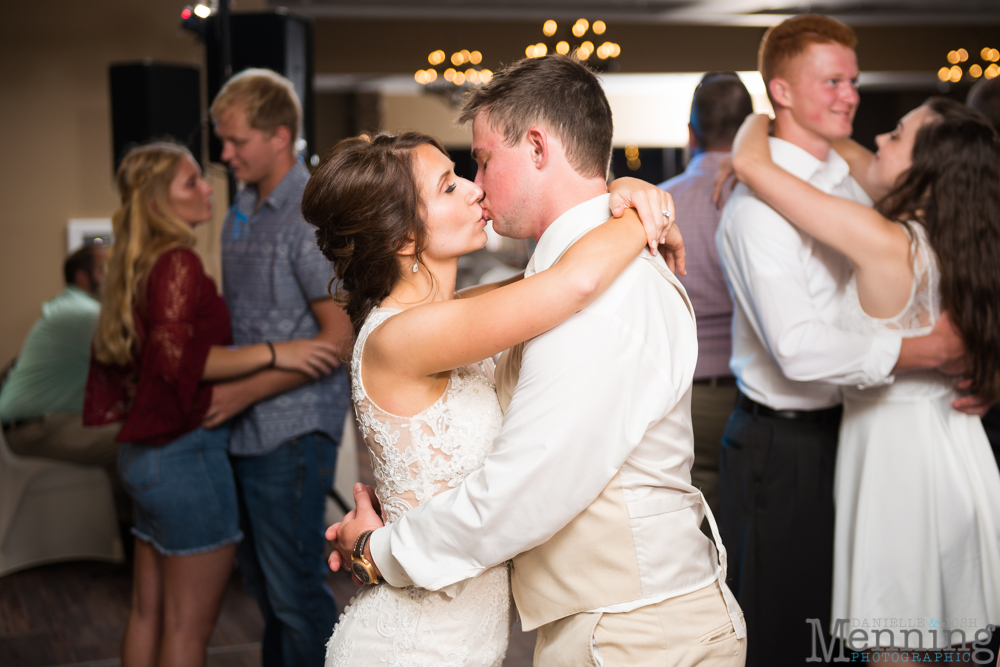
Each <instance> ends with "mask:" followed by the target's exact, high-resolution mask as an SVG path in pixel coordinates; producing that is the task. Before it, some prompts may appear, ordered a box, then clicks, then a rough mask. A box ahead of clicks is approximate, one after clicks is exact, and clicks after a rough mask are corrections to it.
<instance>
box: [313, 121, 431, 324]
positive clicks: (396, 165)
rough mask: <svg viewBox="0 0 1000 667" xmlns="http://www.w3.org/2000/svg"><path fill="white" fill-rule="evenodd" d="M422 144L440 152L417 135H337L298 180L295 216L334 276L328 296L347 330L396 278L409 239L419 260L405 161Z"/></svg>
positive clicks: (422, 237)
mask: <svg viewBox="0 0 1000 667" xmlns="http://www.w3.org/2000/svg"><path fill="white" fill-rule="evenodd" d="M424 144H429V145H431V146H434V147H435V148H437V149H438V150H439V151H441V152H442V153H443V154H444V155H447V154H448V153H447V151H445V149H444V147H443V146H442V145H441V144H440V143H439V142H438V140H437V139H434V138H433V137H429V136H427V135H425V134H419V133H417V132H404V133H403V134H398V135H390V134H377V135H375V136H373V137H368V136H367V135H361V136H360V137H353V138H350V139H344V140H343V141H341V142H340V143H338V144H337V145H336V146H334V147H333V148H331V149H330V150H329V151H328V152H327V154H326V155H325V156H323V161H322V162H320V163H319V166H318V167H316V171H315V172H313V175H312V178H310V179H309V184H308V185H306V190H305V194H304V195H303V197H302V217H303V218H305V220H306V222H308V223H309V224H311V225H313V226H314V227H316V242H317V243H318V244H319V249H320V250H321V251H322V253H323V255H324V256H326V258H327V259H328V260H330V262H331V263H332V264H333V266H334V270H335V271H336V276H337V278H338V279H339V280H340V281H341V282H340V286H339V287H338V288H337V291H336V293H334V294H333V296H334V298H335V299H336V301H337V303H339V304H341V305H342V306H344V307H345V309H346V310H347V314H348V316H349V317H350V318H351V326H352V327H353V329H354V334H355V335H357V334H358V331H359V330H360V329H361V325H362V324H364V321H365V318H366V317H367V316H368V313H369V312H371V310H372V309H373V308H375V307H376V306H378V304H380V303H381V302H382V300H383V299H385V298H386V297H387V296H389V293H390V292H391V291H392V289H393V288H394V287H395V286H396V283H397V281H399V280H400V265H399V260H398V257H397V255H396V253H397V252H398V251H399V250H401V249H402V248H403V247H404V246H405V245H406V244H407V243H408V242H409V241H410V240H411V239H412V240H413V241H414V245H415V247H416V249H417V253H416V261H418V262H419V261H420V253H421V251H422V250H423V249H424V248H425V247H426V234H425V231H424V221H423V218H422V217H421V209H422V208H423V207H422V206H421V201H420V186H419V184H418V182H417V175H416V172H415V170H414V166H413V149H415V148H417V147H418V146H422V145H424ZM333 283H334V281H333V280H331V281H330V286H331V287H332V286H333Z"/></svg>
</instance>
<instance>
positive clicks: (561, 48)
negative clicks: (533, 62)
mask: <svg viewBox="0 0 1000 667" xmlns="http://www.w3.org/2000/svg"><path fill="white" fill-rule="evenodd" d="M607 29H608V24H607V23H605V22H604V21H594V22H593V23H591V22H590V21H588V20H587V19H585V18H580V19H577V20H576V22H575V23H573V25H572V26H571V27H570V29H569V32H570V33H572V35H573V37H574V38H577V39H579V38H582V37H584V36H585V35H586V34H587V32H588V31H590V32H592V33H593V34H594V35H603V34H604V33H605V32H606V31H607ZM557 32H559V24H558V23H556V22H555V21H553V20H552V19H549V20H548V21H545V23H543V24H542V34H543V35H545V36H546V37H553V36H555V35H556V33H557ZM552 51H554V52H555V53H558V54H559V55H562V56H566V55H570V54H572V55H573V57H575V58H576V59H578V60H581V61H586V60H590V59H591V57H592V56H595V55H596V56H597V58H598V60H601V61H606V60H610V59H613V58H617V57H618V56H620V55H621V52H622V47H621V46H620V45H618V44H616V43H614V42H610V41H605V42H602V43H601V45H600V46H594V42H592V41H591V40H589V39H585V40H583V41H582V42H580V43H578V44H577V45H575V46H571V45H570V42H569V41H568V40H566V39H560V40H559V41H558V42H556V43H555V45H553V46H550V45H549V44H546V43H545V42H538V43H537V44H529V45H528V46H527V47H525V49H524V55H525V57H526V58H541V57H543V56H546V55H548V54H549V53H550V52H552ZM591 64H592V65H594V64H595V63H591Z"/></svg>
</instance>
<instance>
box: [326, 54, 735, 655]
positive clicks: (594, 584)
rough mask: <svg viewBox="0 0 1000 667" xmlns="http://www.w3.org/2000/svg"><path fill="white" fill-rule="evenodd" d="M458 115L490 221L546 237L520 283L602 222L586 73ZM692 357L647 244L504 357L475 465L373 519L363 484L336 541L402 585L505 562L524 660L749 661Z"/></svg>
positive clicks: (447, 580)
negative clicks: (527, 655) (704, 491)
mask: <svg viewBox="0 0 1000 667" xmlns="http://www.w3.org/2000/svg"><path fill="white" fill-rule="evenodd" d="M462 120H463V121H464V122H468V121H470V120H471V121H472V124H473V125H472V128H473V155H474V157H475V159H476V162H477V164H478V165H479V170H478V173H477V176H476V182H477V183H478V184H480V185H481V186H482V187H483V188H484V190H485V198H484V200H483V207H484V209H485V210H486V215H487V217H489V218H491V219H492V220H493V224H494V228H495V229H496V230H497V231H498V232H499V233H501V234H503V235H505V236H509V237H512V238H527V237H533V238H535V239H536V240H537V241H538V246H537V249H536V251H535V254H534V256H533V257H532V258H531V261H530V262H529V264H528V268H527V270H526V272H525V275H526V276H530V275H532V274H534V273H537V272H539V271H544V270H545V269H547V268H549V267H551V266H552V265H553V264H555V262H557V261H558V260H559V258H560V257H561V256H562V254H563V253H564V252H565V251H566V249H567V248H568V247H569V246H570V245H572V244H573V243H574V242H575V241H576V240H577V239H579V238H580V237H581V236H582V235H583V234H585V233H586V232H587V231H588V230H590V229H592V228H594V227H596V226H597V225H599V224H601V222H603V221H604V220H605V219H607V218H608V217H609V216H610V211H609V207H608V206H609V195H608V194H607V187H606V184H605V176H606V174H607V171H608V165H609V158H610V155H611V135H612V122H611V109H610V107H609V105H608V102H607V99H606V98H605V96H604V92H603V91H602V89H601V86H600V84H599V82H598V81H597V79H596V77H595V76H594V75H593V73H592V72H591V71H590V70H588V69H587V68H586V67H584V66H583V65H581V64H580V63H578V62H576V61H574V60H572V59H570V58H565V57H561V56H548V57H545V58H538V59H531V60H522V61H520V62H518V63H515V64H514V65H512V66H510V67H509V68H507V69H506V70H504V71H503V72H500V73H497V74H496V75H495V76H494V77H493V79H492V81H491V82H490V83H489V84H487V85H485V86H483V87H481V88H478V89H475V90H474V91H473V92H472V93H470V94H469V97H468V98H467V99H466V103H465V107H464V110H463V113H462ZM696 358H697V339H696V336H695V323H694V317H693V313H692V311H691V306H690V302H689V301H688V299H687V295H686V293H685V291H684V288H683V287H681V285H680V283H679V282H678V281H677V279H676V278H675V277H674V275H673V274H672V273H671V272H670V271H669V270H668V269H667V268H666V265H665V264H664V263H663V260H662V259H661V258H660V257H653V256H652V255H649V254H648V253H645V252H644V253H643V255H642V256H641V257H640V258H638V259H636V260H635V261H634V262H633V263H632V264H631V265H630V266H629V267H628V269H626V271H625V272H624V273H623V274H622V275H621V276H620V277H619V278H618V280H617V281H616V282H615V283H614V285H612V287H611V288H610V289H609V290H608V291H607V292H606V293H605V294H604V295H603V296H602V297H601V298H599V299H598V300H597V301H596V302H594V303H593V304H592V305H591V306H589V307H588V308H586V309H584V310H583V311H581V312H580V313H578V314H576V315H575V316H573V317H571V318H570V319H569V320H567V321H566V322H564V323H563V324H561V325H560V326H558V327H556V328H555V329H553V330H551V331H549V332H547V333H545V334H543V335H541V336H538V337H537V338H534V339H532V340H529V341H527V342H525V343H522V344H520V345H517V346H515V347H514V348H512V349H510V350H508V351H506V352H505V353H504V354H503V355H502V357H501V359H500V362H499V364H498V367H497V394H498V396H499V399H500V404H501V406H502V407H503V409H504V413H505V414H504V422H503V428H502V430H501V432H500V435H499V436H498V437H497V439H496V440H495V446H494V450H493V452H492V453H491V454H490V455H489V456H488V457H487V459H486V462H485V464H484V465H483V467H482V468H481V469H480V470H478V471H476V472H473V473H472V474H471V475H469V477H468V478H466V480H465V482H464V483H463V484H462V485H461V486H459V487H458V488H456V489H452V490H448V491H445V492H444V493H442V494H440V495H438V496H436V497H435V498H433V499H432V500H430V501H428V502H426V503H424V504H422V505H420V506H419V507H417V508H415V509H414V510H412V511H410V512H408V513H407V514H405V515H404V516H403V517H402V518H400V519H399V520H398V521H396V522H394V523H393V524H391V525H390V526H386V527H384V528H381V527H380V526H381V525H382V524H381V521H380V520H379V518H378V515H377V514H375V513H374V512H373V511H372V509H371V505H370V503H369V501H368V496H367V494H366V493H365V492H364V491H363V490H361V491H359V492H357V493H356V494H355V495H356V498H357V500H358V512H357V518H356V519H355V520H353V521H350V522H348V523H344V524H341V525H340V527H339V530H337V529H331V530H330V531H329V532H328V537H332V538H335V539H336V540H337V547H338V551H339V552H340V558H341V559H344V560H345V561H346V562H349V561H350V553H351V550H352V548H353V547H354V545H355V542H356V540H357V538H358V537H359V536H362V535H363V532H364V531H365V530H366V529H376V530H375V531H374V533H373V534H372V535H371V538H370V539H369V540H368V541H367V543H366V544H365V547H364V557H365V558H366V559H368V560H369V561H370V562H372V563H373V564H374V566H375V567H376V568H377V570H378V571H379V574H380V576H381V577H382V578H384V579H385V580H386V581H387V582H389V583H390V584H392V585H394V586H407V585H416V586H419V587H422V588H427V589H432V590H438V589H442V588H444V587H446V586H448V585H450V584H454V583H456V582H459V581H462V580H464V579H468V578H470V577H474V576H476V575H477V574H479V573H480V572H482V571H483V570H485V569H486V568H489V567H491V566H493V565H496V564H498V563H502V562H504V561H505V560H508V559H511V558H513V567H512V573H511V585H512V589H513V594H514V601H515V603H516V604H517V608H518V612H519V613H520V617H521V624H522V627H523V628H524V629H525V630H532V629H534V628H538V643H537V645H536V648H535V664H536V665H544V666H546V667H548V666H551V665H567V666H569V665H573V666H578V665H598V664H604V665H606V666H608V667H610V666H612V665H637V664H657V665H660V664H669V665H694V664H701V663H703V662H704V663H705V664H712V665H734V666H736V665H743V662H744V657H745V647H746V639H745V637H746V632H745V629H744V625H743V620H742V615H741V612H740V610H739V607H738V606H737V604H736V602H735V599H734V598H733V596H732V595H731V593H729V590H728V588H726V586H725V583H724V571H725V556H724V552H723V554H722V557H721V560H722V565H721V566H720V563H719V560H720V559H719V555H718V554H717V553H716V550H715V548H714V547H713V545H712V542H711V541H710V540H709V539H708V538H706V537H705V536H704V535H703V534H702V533H701V531H700V530H699V525H700V523H701V520H702V517H703V516H704V512H705V509H704V507H705V505H704V500H703V498H702V496H701V494H700V492H699V491H698V490H697V489H696V488H695V487H693V486H692V485H691V477H690V470H691V462H692V459H693V456H694V451H693V436H692V432H691V414H690V401H691V382H692V376H693V373H694V368H695V361H696ZM359 489H360V487H359ZM711 523H712V525H713V528H714V521H711ZM713 532H715V534H716V540H717V541H718V537H717V532H716V531H714V530H713ZM333 558H334V560H335V561H336V559H337V556H334V557H333Z"/></svg>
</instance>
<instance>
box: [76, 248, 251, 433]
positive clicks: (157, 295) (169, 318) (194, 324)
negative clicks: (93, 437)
mask: <svg viewBox="0 0 1000 667" xmlns="http://www.w3.org/2000/svg"><path fill="white" fill-rule="evenodd" d="M134 317H135V330H136V336H137V338H138V343H137V345H136V352H135V354H134V355H133V361H132V363H131V365H129V366H112V365H108V364H103V363H101V362H99V361H97V359H96V358H95V357H94V355H91V360H90V374H89V375H88V377H87V391H86V396H85V398H84V405H83V423H84V424H86V425H88V426H98V425H102V424H110V423H112V422H116V421H121V420H124V423H123V424H122V429H121V431H120V432H119V433H118V438H117V439H118V440H119V441H121V442H134V443H143V444H149V445H160V444H164V443H167V442H170V441H171V440H174V439H176V438H178V437H180V436H182V435H184V434H185V433H188V432H190V431H193V430H194V429H196V428H198V426H199V425H200V424H201V420H202V418H203V417H204V416H205V413H206V411H207V410H208V406H209V403H210V401H211V399H212V385H211V384H209V383H206V382H202V380H201V376H202V373H203V372H204V369H205V360H206V359H207V358H208V350H209V348H210V347H211V346H213V345H229V344H231V343H232V336H231V328H230V326H231V325H230V320H229V310H228V309H227V308H226V304H225V303H224V302H223V300H222V298H221V297H220V296H219V294H218V292H217V291H216V289H215V281H214V280H212V279H211V278H210V277H208V276H207V275H205V271H204V269H203V268H202V265H201V260H200V259H199V258H198V255H196V254H195V253H194V252H193V251H192V250H189V249H187V248H176V249H173V250H169V251H167V252H165V253H163V255H162V256H161V257H160V258H159V259H157V260H156V264H154V265H153V268H152V270H151V271H150V272H149V276H148V278H147V279H146V294H145V299H142V300H139V302H138V303H137V304H136V307H135V310H134Z"/></svg>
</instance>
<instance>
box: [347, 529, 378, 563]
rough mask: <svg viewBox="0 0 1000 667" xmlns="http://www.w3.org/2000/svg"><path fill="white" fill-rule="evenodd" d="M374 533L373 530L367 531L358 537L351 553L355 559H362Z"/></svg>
mask: <svg viewBox="0 0 1000 667" xmlns="http://www.w3.org/2000/svg"><path fill="white" fill-rule="evenodd" d="M373 532H374V531H372V530H366V531H364V532H363V533H361V534H360V535H358V539H356V540H354V550H353V551H352V552H351V555H352V556H353V557H355V558H361V555H362V554H363V553H364V552H365V542H366V541H367V540H368V538H369V537H370V536H371V534H372V533H373Z"/></svg>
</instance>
